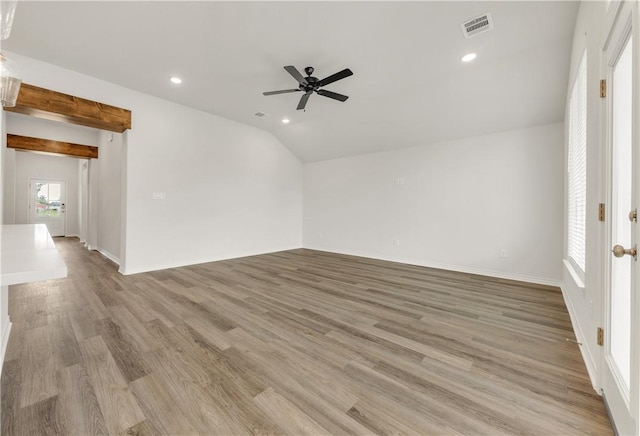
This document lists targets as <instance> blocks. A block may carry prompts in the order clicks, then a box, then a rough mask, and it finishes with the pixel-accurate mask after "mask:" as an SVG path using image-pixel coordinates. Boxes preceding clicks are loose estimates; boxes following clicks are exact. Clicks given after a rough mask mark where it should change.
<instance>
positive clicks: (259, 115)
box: [253, 112, 269, 118]
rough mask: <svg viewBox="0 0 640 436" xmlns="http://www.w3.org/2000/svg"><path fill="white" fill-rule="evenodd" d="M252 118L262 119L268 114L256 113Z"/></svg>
mask: <svg viewBox="0 0 640 436" xmlns="http://www.w3.org/2000/svg"><path fill="white" fill-rule="evenodd" d="M253 115H254V116H256V117H258V118H262V117H268V116H269V114H265V113H264V112H256V113H255V114H253Z"/></svg>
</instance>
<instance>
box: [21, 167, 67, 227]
mask: <svg viewBox="0 0 640 436" xmlns="http://www.w3.org/2000/svg"><path fill="white" fill-rule="evenodd" d="M29 187H30V191H31V201H30V202H29V222H31V223H36V224H37V223H44V224H46V225H47V228H48V229H49V233H51V236H64V235H65V232H66V228H65V227H66V221H67V220H66V214H65V212H66V205H65V196H66V184H65V182H64V181H61V180H36V179H32V180H31V181H30V182H29Z"/></svg>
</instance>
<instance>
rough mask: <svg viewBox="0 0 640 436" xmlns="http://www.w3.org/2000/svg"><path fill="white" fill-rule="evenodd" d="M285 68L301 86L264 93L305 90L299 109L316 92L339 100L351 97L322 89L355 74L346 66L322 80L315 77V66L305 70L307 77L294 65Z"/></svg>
mask: <svg viewBox="0 0 640 436" xmlns="http://www.w3.org/2000/svg"><path fill="white" fill-rule="evenodd" d="M284 69H285V70H287V72H288V73H289V74H291V75H292V76H293V78H294V79H296V80H297V81H298V83H299V86H298V87H297V88H294V89H283V90H281V91H269V92H263V93H262V94H263V95H275V94H286V93H288V92H300V91H304V95H303V96H302V97H301V98H300V102H299V103H298V107H297V109H298V110H301V109H304V108H305V106H306V105H307V100H309V97H311V94H313V93H314V92H315V93H316V94H318V95H321V96H323V97H329V98H332V99H334V100H338V101H346V100H347V99H348V98H349V97H348V96H346V95H342V94H338V93H337V92H331V91H327V90H326V89H320V88H322V87H323V86H325V85H328V84H329V83H333V82H336V81H338V80H340V79H344V78H345V77H349V76H351V75H353V72H351V70H350V69H349V68H345V69H344V70H342V71H339V72H337V73H335V74H332V75H330V76H329V77H325V78H324V79H322V80H319V79H318V78H317V77H313V76H312V74H313V67H307V68H305V69H304V72H305V73H307V77H304V76H303V75H302V74H300V71H298V70H297V69H296V67H294V66H293V65H288V66H286V67H284Z"/></svg>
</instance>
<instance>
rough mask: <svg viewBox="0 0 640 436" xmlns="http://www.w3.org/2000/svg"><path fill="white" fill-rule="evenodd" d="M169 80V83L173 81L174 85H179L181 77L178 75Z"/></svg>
mask: <svg viewBox="0 0 640 436" xmlns="http://www.w3.org/2000/svg"><path fill="white" fill-rule="evenodd" d="M170 80H171V83H175V84H176V85H179V84H181V83H182V79H181V78H180V77H172V78H171V79H170Z"/></svg>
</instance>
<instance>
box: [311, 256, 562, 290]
mask: <svg viewBox="0 0 640 436" xmlns="http://www.w3.org/2000/svg"><path fill="white" fill-rule="evenodd" d="M303 248H306V249H308V250H316V251H325V252H328V253H338V254H346V255H348V256H358V257H365V258H369V259H376V260H384V261H388V262H398V263H404V264H407V265H415V266H424V267H427V268H435V269H443V270H447V271H456V272H461V273H466V274H474V275H479V276H486V277H493V278H498V279H505V280H513V281H516V282H525V283H533V284H537V285H546V286H554V287H557V288H560V286H561V285H562V282H561V281H560V280H554V279H549V278H544V277H536V276H528V275H523V274H512V273H505V272H502V271H493V270H486V269H481V268H470V267H466V266H460V265H450V264H445V263H439V262H431V261H416V260H414V259H403V258H391V257H385V256H380V257H375V256H371V255H368V254H362V253H358V252H347V251H336V250H326V249H322V248H313V247H303Z"/></svg>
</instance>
